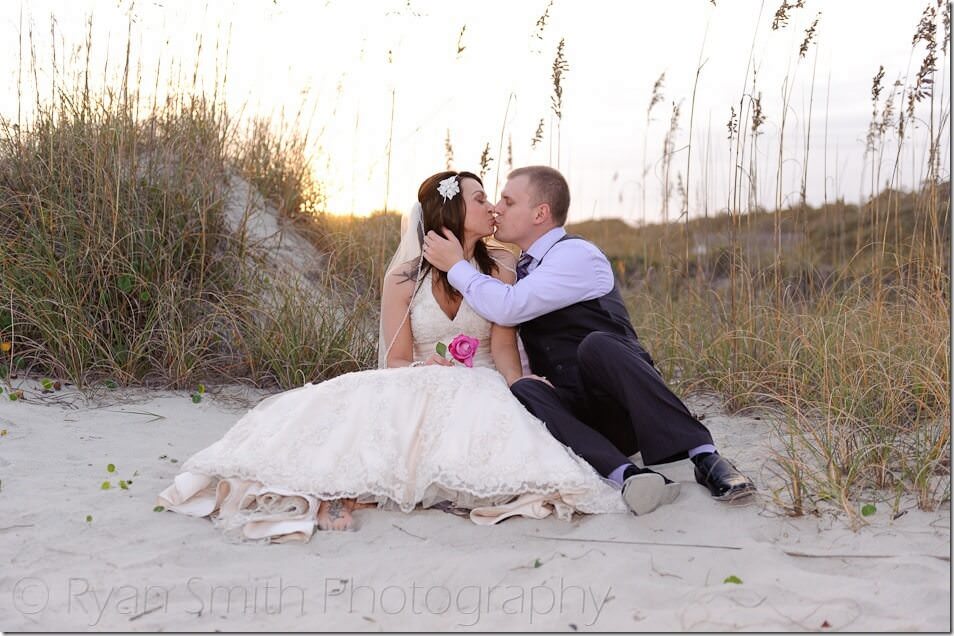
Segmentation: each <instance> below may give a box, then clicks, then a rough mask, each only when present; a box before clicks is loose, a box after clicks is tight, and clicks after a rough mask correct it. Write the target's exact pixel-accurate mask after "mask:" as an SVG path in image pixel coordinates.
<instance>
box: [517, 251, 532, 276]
mask: <svg viewBox="0 0 954 636" xmlns="http://www.w3.org/2000/svg"><path fill="white" fill-rule="evenodd" d="M532 262H533V257H532V256H530V255H529V254H522V255H521V256H520V259H519V260H518V261H517V280H520V279H521V278H526V276H527V270H528V269H529V268H530V263H532Z"/></svg>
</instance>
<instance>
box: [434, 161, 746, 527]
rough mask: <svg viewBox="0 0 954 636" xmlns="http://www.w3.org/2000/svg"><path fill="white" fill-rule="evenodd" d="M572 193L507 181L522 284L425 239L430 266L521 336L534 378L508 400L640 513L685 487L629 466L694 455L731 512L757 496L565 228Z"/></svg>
mask: <svg viewBox="0 0 954 636" xmlns="http://www.w3.org/2000/svg"><path fill="white" fill-rule="evenodd" d="M569 206H570V191H569V187H568V186H567V183H566V180H565V179H564V178H563V175H562V174H560V173H559V172H558V171H556V170H554V169H553V168H549V167H546V166H529V167H525V168H518V169H517V170H514V171H513V172H511V173H510V174H509V175H508V181H507V184H506V185H505V186H504V189H503V192H502V193H501V198H500V201H499V202H498V203H497V205H496V210H495V211H496V213H497V221H496V223H497V232H496V234H495V236H496V238H497V239H498V240H500V241H504V242H507V243H514V244H516V245H518V246H519V247H520V249H521V250H522V253H521V256H520V259H519V260H518V261H517V267H516V270H517V280H516V282H515V283H514V284H513V285H507V284H504V283H502V282H500V281H498V280H496V279H494V278H492V277H490V276H485V275H483V274H481V273H479V272H478V271H477V270H476V269H474V267H473V266H471V265H470V264H469V263H467V262H466V261H465V260H464V258H463V251H462V248H461V246H460V243H459V242H458V241H457V239H456V238H455V237H454V236H453V235H452V234H449V233H448V234H449V236H442V235H439V234H437V233H435V232H433V231H432V232H428V234H427V236H426V237H425V239H424V257H425V258H426V259H427V260H428V262H430V263H431V265H433V266H434V267H436V268H437V269H439V270H442V271H446V272H447V273H448V279H449V280H450V283H451V284H452V285H453V286H454V287H455V288H456V289H457V290H458V291H460V292H461V293H462V294H463V296H464V298H465V299H466V301H467V303H468V304H470V306H471V307H473V308H474V310H475V311H476V312H477V313H478V314H480V315H482V316H483V317H484V318H486V319H487V320H490V321H491V322H495V323H498V324H501V325H507V326H511V325H519V327H520V338H521V340H522V341H523V344H524V347H525V348H526V352H527V357H528V359H529V363H530V369H531V370H532V372H533V374H531V375H526V376H524V377H522V378H520V379H518V380H517V381H515V382H514V383H513V384H512V385H511V391H513V393H514V395H516V396H517V398H518V399H519V400H520V401H521V402H522V403H523V404H524V406H526V407H527V409H528V410H529V411H530V412H531V413H533V414H534V415H535V416H537V417H539V418H540V419H541V420H543V421H544V422H545V423H546V426H547V428H548V429H549V430H550V432H551V433H552V434H553V436H554V437H555V438H556V439H558V440H559V441H560V442H562V443H563V444H565V445H567V446H569V447H570V448H572V449H573V450H574V451H575V452H576V453H577V454H578V455H580V456H581V457H583V459H585V460H586V461H588V462H589V463H590V464H591V465H592V466H593V467H594V468H595V469H596V470H597V471H598V472H599V473H600V474H601V475H604V476H605V477H607V478H609V479H610V480H612V481H614V482H616V483H617V484H621V485H622V493H623V498H624V499H625V500H626V503H627V504H628V505H629V507H630V508H631V509H632V510H633V511H634V512H635V513H636V514H645V513H647V512H651V511H652V510H654V509H655V508H656V507H658V506H659V505H661V504H664V503H671V502H672V501H673V500H674V499H675V498H676V496H677V495H678V493H679V484H678V483H674V482H672V481H670V480H669V479H668V478H666V477H664V476H663V475H660V474H659V473H656V472H654V471H652V470H649V469H646V468H640V467H638V466H636V465H635V464H633V463H632V462H631V461H630V460H629V455H633V454H635V453H636V452H637V451H640V452H641V453H642V458H643V462H644V463H645V464H647V465H649V464H660V463H667V462H671V461H675V460H679V459H684V458H686V457H687V456H688V457H689V459H690V460H691V461H692V462H693V464H694V465H695V477H696V481H697V482H699V483H700V484H702V485H703V486H705V487H707V488H708V489H709V492H710V493H711V494H712V496H713V497H715V498H717V499H719V500H722V501H731V500H736V499H739V498H742V497H747V496H749V495H751V494H752V493H754V492H755V486H754V484H753V483H752V481H751V480H750V479H749V478H748V477H746V476H745V475H743V474H742V473H741V472H739V471H738V469H737V468H736V467H735V466H734V465H733V464H732V463H731V462H730V461H728V460H727V459H725V458H724V457H722V456H721V455H720V454H719V453H718V452H717V451H716V448H715V445H714V443H713V440H712V436H711V435H710V434H709V431H708V429H706V427H705V426H703V425H702V423H700V422H699V420H697V419H696V418H694V417H693V416H692V414H691V413H690V412H689V410H688V409H687V408H686V406H685V405H684V404H683V403H682V402H681V401H680V400H679V398H678V397H676V395H674V394H673V393H672V391H670V390H669V388H668V387H667V386H666V384H665V383H664V382H663V379H662V376H661V375H660V373H659V371H658V370H657V369H656V367H655V365H654V363H653V359H652V358H651V357H650V355H649V353H648V352H647V351H646V350H645V349H643V347H642V345H641V344H640V342H639V340H638V339H637V337H636V332H635V331H634V330H633V326H632V323H631V322H630V319H629V314H628V312H627V311H626V307H625V305H624V303H623V301H622V298H621V297H620V294H619V290H618V289H617V286H616V283H615V279H614V277H613V270H612V268H611V267H610V264H609V261H608V260H607V259H606V257H605V256H604V255H603V253H602V252H601V251H600V250H599V248H597V247H596V246H595V245H593V244H592V243H590V242H588V241H585V240H583V239H582V238H580V237H577V236H571V235H568V234H567V233H566V230H564V229H563V225H564V224H565V223H566V217H567V212H568V210H569Z"/></svg>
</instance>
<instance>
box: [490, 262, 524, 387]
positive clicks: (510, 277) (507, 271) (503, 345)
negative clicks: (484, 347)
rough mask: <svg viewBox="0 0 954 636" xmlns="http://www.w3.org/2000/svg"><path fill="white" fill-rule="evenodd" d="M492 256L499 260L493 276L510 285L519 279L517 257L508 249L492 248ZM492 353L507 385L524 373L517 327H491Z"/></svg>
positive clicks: (496, 325) (495, 325) (495, 364)
mask: <svg viewBox="0 0 954 636" xmlns="http://www.w3.org/2000/svg"><path fill="white" fill-rule="evenodd" d="M490 254H491V256H492V257H493V258H494V260H495V261H497V265H498V267H497V271H496V272H494V273H493V274H492V276H493V277H494V278H496V279H498V280H500V281H502V282H504V283H507V284H508V285H512V284H513V282H514V281H515V280H516V279H517V275H516V274H515V273H514V268H515V266H516V262H517V260H516V258H514V255H513V254H511V253H510V252H508V251H506V250H491V251H490ZM490 354H491V355H492V356H493V359H494V366H496V367H497V371H499V372H500V374H501V375H503V377H504V378H506V380H507V385H508V386H509V385H511V384H513V383H514V382H516V381H517V380H519V379H520V377H521V376H522V375H523V368H522V367H521V365H520V353H519V352H518V351H517V329H516V328H515V327H503V326H501V325H498V324H496V323H494V325H493V326H492V327H491V329H490Z"/></svg>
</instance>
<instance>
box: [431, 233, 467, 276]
mask: <svg viewBox="0 0 954 636" xmlns="http://www.w3.org/2000/svg"><path fill="white" fill-rule="evenodd" d="M424 258H426V259H427V262H428V263H430V264H431V265H433V266H434V267H436V268H437V269H439V270H441V271H442V272H446V271H447V270H449V269H450V268H451V267H453V266H454V265H455V264H457V263H458V262H460V261H462V260H464V248H463V246H461V244H460V241H459V240H457V237H456V236H455V235H454V233H453V232H448V231H447V230H446V229H444V228H441V231H440V233H438V232H435V231H434V230H431V231H430V232H428V233H427V234H426V235H425V236H424Z"/></svg>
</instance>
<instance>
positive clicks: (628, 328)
mask: <svg viewBox="0 0 954 636" xmlns="http://www.w3.org/2000/svg"><path fill="white" fill-rule="evenodd" d="M574 239H576V240H579V239H578V237H575V236H570V235H567V236H566V237H564V238H563V239H561V240H574ZM544 258H545V257H544ZM520 338H521V340H522V341H523V345H524V348H525V349H526V351H527V358H528V361H529V363H530V369H531V371H532V372H533V373H534V374H536V375H539V376H543V377H545V378H546V379H547V380H549V381H550V382H551V383H552V384H553V387H550V386H548V385H547V384H545V383H544V382H540V381H539V380H534V379H531V378H525V379H522V380H518V381H517V382H515V383H514V384H513V385H512V386H511V390H512V391H513V393H514V395H516V396H517V398H518V399H519V400H520V402H522V403H523V405H524V406H526V407H527V410H529V411H530V412H531V413H533V414H534V415H535V416H537V417H538V418H540V419H541V420H543V421H544V422H545V423H546V426H547V428H548V429H549V431H550V433H551V434H552V435H553V436H554V437H555V438H556V439H558V440H559V441H560V442H562V443H563V444H565V445H567V446H569V447H570V448H572V449H573V451H574V452H576V453H577V454H578V455H580V456H581V457H582V458H583V459H585V460H586V461H587V462H589V463H590V465H592V466H593V468H595V469H596V471H597V472H599V473H600V474H601V475H604V476H606V475H609V474H610V473H611V472H612V471H613V470H614V469H616V468H618V467H619V466H621V465H623V464H625V463H628V462H629V456H630V455H633V454H635V453H636V452H637V451H639V452H641V453H642V459H643V463H645V464H660V463H666V462H669V461H675V460H677V459H684V458H685V457H687V451H689V450H690V449H692V448H695V447H696V446H701V445H703V444H712V436H711V435H710V434H709V431H708V429H706V427H705V426H703V424H702V423H701V422H699V420H697V419H696V418H694V417H693V416H692V414H691V413H690V412H689V409H687V408H686V406H685V404H683V403H682V401H681V400H680V399H679V398H678V397H676V395H675V394H673V392H672V391H670V390H669V388H668V387H667V386H666V384H665V382H663V379H662V376H661V375H660V373H659V371H658V370H657V369H656V367H655V365H654V363H653V359H652V358H651V357H650V355H649V353H648V352H647V351H646V350H645V349H643V347H642V345H641V344H640V343H639V340H638V339H637V337H636V332H635V330H634V329H633V326H632V323H631V322H630V319H629V313H628V312H627V311H626V306H625V304H624V303H623V300H622V298H621V297H620V294H619V289H618V288H617V287H616V286H614V287H613V289H612V291H610V292H609V293H608V294H606V295H605V296H603V297H601V298H597V299H594V300H588V301H584V302H580V303H577V304H575V305H570V306H569V307H564V308H563V309H559V310H557V311H554V312H551V313H549V314H545V315H543V316H540V317H538V318H534V319H533V320H530V321H528V322H525V323H523V324H522V325H520Z"/></svg>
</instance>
